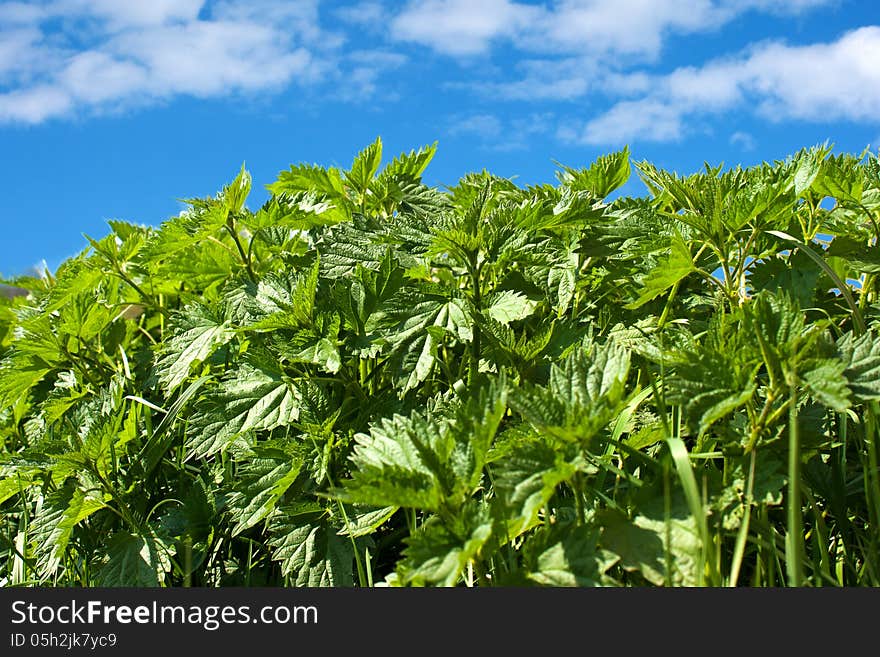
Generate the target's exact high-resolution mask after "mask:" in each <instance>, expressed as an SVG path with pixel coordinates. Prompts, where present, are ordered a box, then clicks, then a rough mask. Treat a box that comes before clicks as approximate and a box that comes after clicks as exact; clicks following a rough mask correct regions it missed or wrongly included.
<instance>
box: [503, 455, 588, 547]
mask: <svg viewBox="0 0 880 657" xmlns="http://www.w3.org/2000/svg"><path fill="white" fill-rule="evenodd" d="M577 471H578V466H577V464H576V463H575V462H570V461H568V460H566V458H565V455H564V454H563V453H561V452H560V451H558V450H555V449H553V448H552V447H550V446H549V445H546V444H544V443H542V442H538V441H534V442H531V443H527V444H524V445H522V446H518V447H516V448H515V449H514V450H513V451H512V452H511V453H510V454H508V455H507V456H506V457H505V458H503V459H501V460H500V461H498V463H497V464H495V465H494V466H493V468H492V477H493V481H494V485H495V490H496V491H497V494H498V496H499V500H500V502H501V504H502V506H503V509H504V516H503V517H504V524H505V525H506V530H507V532H508V534H509V536H510V538H515V537H516V536H519V535H520V534H522V533H523V532H525V531H527V530H528V529H530V528H532V527H533V526H534V525H536V524H537V522H538V514H539V513H540V511H541V509H543V508H544V506H545V505H546V504H547V502H548V501H549V500H550V498H551V497H553V495H554V493H555V492H556V487H557V486H559V485H560V484H562V483H564V482H566V481H568V480H570V479H571V478H572V477H573V476H574V475H575V474H576V473H577Z"/></svg>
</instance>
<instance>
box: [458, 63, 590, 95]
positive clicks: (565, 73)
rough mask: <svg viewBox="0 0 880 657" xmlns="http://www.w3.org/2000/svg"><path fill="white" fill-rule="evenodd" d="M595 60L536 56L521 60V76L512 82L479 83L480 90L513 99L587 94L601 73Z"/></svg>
mask: <svg viewBox="0 0 880 657" xmlns="http://www.w3.org/2000/svg"><path fill="white" fill-rule="evenodd" d="M598 68H599V67H598V66H597V64H596V62H595V61H593V60H590V59H585V58H575V57H570V58H564V59H558V60H554V59H533V60H526V61H524V62H521V63H520V65H519V67H518V69H519V70H520V71H522V77H521V78H520V79H518V80H516V81H513V82H496V83H490V84H486V83H476V84H474V85H473V88H474V89H476V90H479V91H480V92H482V93H484V94H486V95H490V96H495V95H500V96H501V97H503V98H508V99H513V100H531V101H539V100H571V99H573V98H580V97H582V96H584V95H585V94H586V93H587V92H588V91H589V90H590V89H591V88H592V87H593V85H594V83H595V81H596V76H597V74H598V72H599V71H598Z"/></svg>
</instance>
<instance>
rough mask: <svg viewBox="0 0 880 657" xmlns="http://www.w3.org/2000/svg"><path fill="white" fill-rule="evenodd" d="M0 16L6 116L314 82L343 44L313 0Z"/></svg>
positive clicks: (178, 0) (79, 5) (0, 118)
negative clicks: (322, 24) (329, 30)
mask: <svg viewBox="0 0 880 657" xmlns="http://www.w3.org/2000/svg"><path fill="white" fill-rule="evenodd" d="M0 18H3V19H4V22H3V24H4V25H5V26H6V27H4V28H3V30H2V33H0V35H2V39H0V44H2V45H0V122H23V123H39V122H41V121H44V120H46V119H49V118H52V117H57V116H63V115H66V114H69V113H71V112H74V111H82V110H85V111H106V110H113V109H117V108H120V107H129V106H138V105H144V104H149V103H152V102H156V101H159V100H164V99H168V98H171V97H174V96H178V95H189V96H196V97H202V98H204V97H215V96H225V95H229V94H235V93H240V92H253V91H271V90H278V89H282V88H285V87H286V86H288V85H290V84H308V83H310V82H313V81H315V80H318V79H320V77H321V76H322V74H324V73H326V71H328V70H329V67H328V65H327V63H326V58H324V57H320V56H317V55H319V54H323V53H324V52H327V51H330V52H333V49H335V48H338V47H339V45H340V44H341V43H342V39H341V37H338V36H336V35H334V34H331V33H325V32H324V31H323V30H322V29H321V28H320V26H319V24H318V20H317V18H318V4H317V2H315V1H313V0H304V1H302V2H296V3H286V2H281V1H279V0H257V1H252V2H248V3H234V2H228V1H222V2H217V3H214V4H212V5H210V6H206V5H205V3H204V1H203V0H151V2H118V1H116V0H88V1H86V0H55V1H51V2H46V3H42V4H40V5H37V6H31V5H23V4H21V3H18V4H15V3H13V4H11V5H5V6H4V7H3V8H2V12H0ZM59 26H60V28H59Z"/></svg>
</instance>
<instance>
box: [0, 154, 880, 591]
mask: <svg viewBox="0 0 880 657" xmlns="http://www.w3.org/2000/svg"><path fill="white" fill-rule="evenodd" d="M433 154H434V147H433V146H431V147H426V148H422V149H421V150H418V151H412V152H410V153H408V154H402V155H400V156H399V157H397V158H396V159H394V160H393V161H391V162H390V163H388V164H387V165H386V166H385V167H384V168H381V162H382V144H381V141H379V140H377V141H376V142H375V143H373V144H371V145H370V146H369V147H367V148H366V149H365V150H364V151H362V152H361V153H359V154H358V156H357V157H356V158H355V159H354V161H353V163H352V166H351V168H350V169H349V170H347V171H341V170H338V169H335V168H324V167H320V166H313V165H306V164H301V165H296V166H293V167H291V168H290V170H289V171H284V172H282V173H281V174H280V175H279V177H278V180H277V181H276V182H275V183H273V184H271V185H269V186H268V189H269V191H270V193H271V196H270V198H269V200H268V201H267V202H266V203H265V204H264V205H263V206H262V207H261V208H259V209H258V210H257V211H255V212H254V211H251V210H249V209H248V207H247V205H246V201H247V198H248V195H249V192H250V188H251V179H250V176H249V174H248V173H247V172H246V171H245V170H244V169H242V170H241V171H240V172H239V174H238V176H237V177H236V178H235V179H234V180H233V181H232V182H231V183H230V184H229V185H227V186H225V187H224V188H223V189H222V190H221V191H220V192H219V193H218V194H217V195H216V196H214V197H212V198H204V199H191V200H190V201H189V206H190V207H189V210H188V211H187V212H185V213H183V214H181V215H180V216H178V217H174V218H172V219H169V220H168V221H165V222H164V223H162V224H161V225H160V226H158V227H145V226H136V225H133V224H129V223H125V222H120V221H112V222H110V229H111V233H110V234H109V235H107V236H106V237H104V238H102V239H100V240H94V239H90V240H89V247H88V248H87V249H86V250H85V251H83V252H82V253H81V254H80V255H78V256H77V257H75V258H71V259H69V260H67V261H66V262H65V263H63V264H62V265H61V267H60V268H59V269H58V271H57V272H55V273H54V274H50V273H48V272H46V275H45V277H42V278H29V277H25V278H19V279H15V280H11V281H7V282H8V283H10V284H13V285H15V286H17V287H20V288H24V289H26V290H28V291H29V293H30V294H29V296H27V297H26V298H25V297H16V298H0V359H2V360H0V513H2V516H0V552H2V554H3V555H4V560H3V563H4V564H5V566H4V567H3V571H2V573H0V577H2V581H3V582H4V584H5V585H55V586H94V585H104V586H117V585H124V586H157V585H161V586H212V587H213V586H225V585H239V586H242V585H243V586H261V585H270V586H273V585H284V586H305V585H308V586H325V585H326V586H355V585H356V586H375V585H393V586H398V585H416V586H423V585H446V586H452V585H467V586H489V585H495V586H522V585H552V586H595V585H612V586H621V585H622V586H644V585H658V586H682V585H684V586H695V585H708V586H737V585H751V586H776V585H782V584H789V585H796V586H802V585H809V586H825V585H832V586H858V585H869V586H876V585H878V584H880V549H878V548H880V546H878V539H877V536H878V529H880V472H878V456H877V440H878V431H880V429H878V417H880V407H878V400H880V341H878V337H877V334H878V324H880V320H878V315H880V312H878V310H880V306H878V299H877V293H878V290H877V278H876V275H877V273H878V272H880V250H878V249H880V246H878V243H877V242H878V238H880V228H878V225H880V163H878V158H877V157H876V156H874V155H871V154H867V153H865V154H863V155H862V156H861V157H855V156H851V155H840V156H833V155H831V149H830V148H828V147H816V148H813V149H805V150H803V151H801V152H799V153H797V154H795V155H794V156H792V157H790V158H788V159H786V160H784V161H779V162H775V163H773V164H764V165H762V166H759V167H754V168H749V169H743V168H739V167H738V168H735V169H732V170H729V171H724V172H723V171H722V170H721V169H720V168H710V167H707V168H706V170H705V171H704V172H702V173H697V174H694V175H691V176H687V177H681V176H678V175H676V174H674V173H670V172H666V171H663V170H660V169H658V168H657V167H655V166H653V165H651V164H649V163H646V162H640V163H637V164H636V165H635V166H636V169H637V170H638V172H639V174H640V175H641V176H642V179H643V181H644V182H645V184H646V185H647V187H648V189H649V191H650V195H649V196H647V197H643V198H630V197H619V198H617V199H615V200H613V201H612V200H609V196H610V195H611V194H612V193H613V192H614V191H615V190H616V189H618V188H619V187H621V186H622V185H623V184H624V183H625V182H626V181H627V180H628V179H629V177H630V173H631V169H630V154H629V151H628V150H624V151H621V152H618V153H613V154H610V155H607V156H604V157H601V158H599V159H598V160H597V161H596V162H595V163H594V164H593V165H591V166H590V167H588V168H585V169H573V168H568V167H562V168H561V169H560V171H559V173H558V184H557V185H540V186H533V187H526V188H521V187H518V186H516V185H515V184H514V183H513V182H511V181H510V180H507V179H504V178H500V177H497V176H494V175H492V174H490V173H487V172H482V173H476V174H468V175H466V176H465V177H463V178H462V179H461V180H460V181H459V183H458V184H457V185H455V186H454V187H452V188H450V189H447V190H439V189H435V188H432V187H429V186H427V185H425V184H424V183H423V181H422V174H423V172H424V170H425V168H426V167H427V165H428V164H429V162H430V160H431V158H432V156H433ZM827 199H831V200H832V201H833V202H831V203H829V202H827Z"/></svg>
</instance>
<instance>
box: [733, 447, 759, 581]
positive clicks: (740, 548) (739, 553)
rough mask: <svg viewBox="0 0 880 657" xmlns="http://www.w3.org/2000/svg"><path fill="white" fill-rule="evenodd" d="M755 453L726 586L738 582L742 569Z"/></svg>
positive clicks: (750, 514) (750, 461)
mask: <svg viewBox="0 0 880 657" xmlns="http://www.w3.org/2000/svg"><path fill="white" fill-rule="evenodd" d="M756 454H757V452H756V451H754V450H753V451H752V454H751V457H750V459H749V480H748V483H747V484H746V499H745V503H744V508H743V519H742V523H741V524H740V526H739V533H737V535H736V545H735V546H734V549H733V562H732V563H731V566H730V579H729V581H728V583H727V585H728V586H731V587H733V586H736V583H737V580H739V571H740V568H742V561H743V555H744V554H745V550H746V540H747V539H748V536H749V523H750V521H751V519H752V494H753V493H752V491H753V490H754V487H755V460H756Z"/></svg>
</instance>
